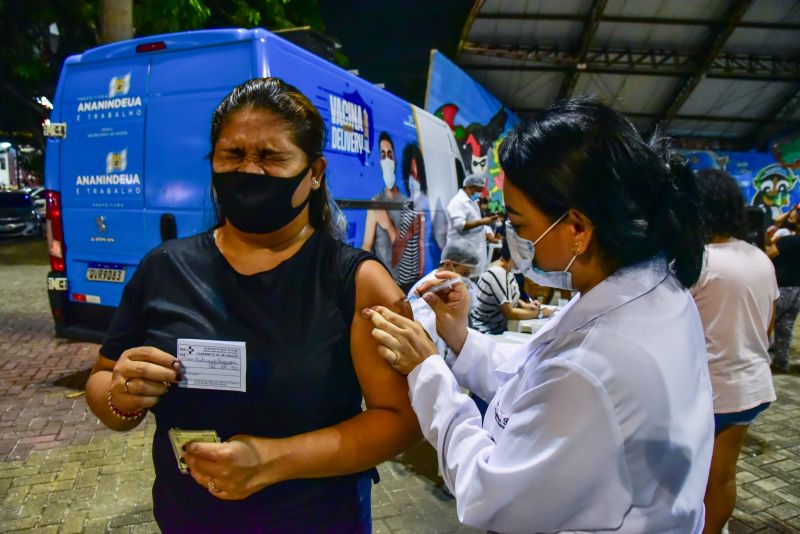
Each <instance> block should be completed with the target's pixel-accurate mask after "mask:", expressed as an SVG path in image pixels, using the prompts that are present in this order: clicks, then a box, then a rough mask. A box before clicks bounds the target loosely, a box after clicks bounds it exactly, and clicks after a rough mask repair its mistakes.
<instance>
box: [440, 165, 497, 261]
mask: <svg viewBox="0 0 800 534" xmlns="http://www.w3.org/2000/svg"><path fill="white" fill-rule="evenodd" d="M485 187H486V176H484V175H481V174H471V175H469V176H467V177H466V178H465V179H464V185H463V186H462V188H461V189H459V190H458V193H456V195H455V196H454V197H453V198H452V199H451V200H450V202H449V203H448V204H447V243H448V244H450V243H454V242H456V241H463V242H465V243H468V244H469V246H470V247H472V248H474V249H475V250H476V251H477V252H478V255H479V256H478V257H479V258H480V260H481V261H480V264H479V265H478V268H477V269H476V270H475V275H480V274H481V273H482V272H483V270H484V269H486V264H487V263H488V258H487V252H486V242H487V240H488V241H491V242H493V243H496V242H498V241H499V238H497V237H495V235H494V232H492V229H491V224H492V223H493V222H494V221H495V220H497V219H498V217H499V216H498V215H493V216H490V217H484V216H482V215H481V209H480V208H479V207H478V199H479V198H480V195H481V192H482V191H483V189H484V188H485Z"/></svg>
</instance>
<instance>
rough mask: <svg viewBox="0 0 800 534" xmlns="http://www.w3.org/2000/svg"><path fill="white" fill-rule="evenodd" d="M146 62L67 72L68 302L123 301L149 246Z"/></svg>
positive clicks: (77, 66) (63, 184)
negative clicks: (144, 235)
mask: <svg viewBox="0 0 800 534" xmlns="http://www.w3.org/2000/svg"><path fill="white" fill-rule="evenodd" d="M147 69H148V59H147V58H136V57H134V58H129V59H126V60H125V61H124V62H122V61H118V62H117V61H100V62H85V63H82V62H80V61H75V62H72V63H70V64H69V65H68V66H67V67H66V68H65V73H64V76H65V77H66V79H64V80H63V89H64V90H63V95H62V97H61V102H59V105H60V106H61V113H60V115H61V119H62V120H63V121H64V122H66V123H67V125H68V128H67V136H66V138H65V139H63V140H61V141H60V142H61V147H60V151H59V157H60V161H59V168H60V172H59V178H60V191H61V203H62V206H63V212H62V213H63V215H62V216H63V222H64V228H65V235H64V240H65V245H66V249H67V264H66V267H67V277H68V279H69V283H68V285H69V292H70V300H73V301H74V300H77V301H82V302H91V303H94V304H108V305H111V306H115V305H116V304H117V303H118V302H119V298H120V295H121V293H122V288H123V286H124V283H125V282H126V281H127V280H128V278H129V277H130V274H131V268H132V267H133V266H135V265H136V264H137V263H138V261H139V258H141V256H142V254H144V252H145V251H146V247H147V244H145V243H142V241H141V240H140V239H138V237H139V236H140V235H141V234H142V230H143V228H144V218H143V215H142V208H143V206H144V172H143V170H144V128H145V115H146V105H147V103H146V100H145V87H146V85H147Z"/></svg>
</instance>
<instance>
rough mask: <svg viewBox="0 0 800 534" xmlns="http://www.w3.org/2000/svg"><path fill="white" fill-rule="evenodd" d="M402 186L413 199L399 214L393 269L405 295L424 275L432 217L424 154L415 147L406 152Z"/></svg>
mask: <svg viewBox="0 0 800 534" xmlns="http://www.w3.org/2000/svg"><path fill="white" fill-rule="evenodd" d="M402 176H403V185H404V186H405V188H406V191H407V192H408V196H409V197H410V198H411V208H409V209H404V210H402V212H401V213H400V228H399V230H400V232H399V238H397V239H396V240H395V242H394V243H393V245H392V267H393V268H394V269H395V270H396V272H397V278H396V280H397V283H398V285H399V286H400V289H401V290H402V291H403V292H404V293H408V290H409V289H410V288H411V286H413V285H414V283H415V282H416V281H417V280H419V279H420V278H421V277H422V275H423V274H424V273H425V250H426V241H427V239H426V235H425V217H426V215H427V214H429V206H428V181H427V178H426V175H425V164H424V162H423V161H422V152H421V151H420V149H419V147H418V146H417V145H416V144H414V143H409V144H407V145H406V146H405V148H404V149H403V165H402Z"/></svg>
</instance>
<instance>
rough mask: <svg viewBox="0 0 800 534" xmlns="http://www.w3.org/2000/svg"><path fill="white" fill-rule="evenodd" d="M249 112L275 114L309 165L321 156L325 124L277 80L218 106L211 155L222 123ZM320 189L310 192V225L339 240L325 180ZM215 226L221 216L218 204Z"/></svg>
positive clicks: (256, 84)
mask: <svg viewBox="0 0 800 534" xmlns="http://www.w3.org/2000/svg"><path fill="white" fill-rule="evenodd" d="M246 108H252V109H263V110H267V111H270V112H272V113H275V114H276V115H278V116H279V117H280V118H281V119H282V120H283V121H284V122H285V124H286V126H287V128H288V130H289V132H290V133H291V135H292V141H293V142H294V143H295V144H296V145H297V146H298V147H300V149H301V150H302V151H303V152H304V153H305V155H306V158H307V159H308V163H309V164H310V163H312V162H313V161H314V160H316V159H317V158H319V157H321V156H322V151H323V149H324V147H325V122H324V121H323V120H322V115H320V113H319V111H318V110H317V108H315V107H314V104H312V103H311V101H310V100H309V99H308V98H307V97H306V96H305V95H304V94H303V93H301V92H300V90H299V89H297V88H296V87H294V86H293V85H290V84H288V83H286V82H284V81H283V80H281V79H279V78H255V79H253V80H249V81H247V82H244V83H243V84H241V85H239V86H237V87H235V88H234V89H233V91H231V93H230V94H229V95H228V96H226V97H225V98H224V99H223V100H222V102H220V104H219V106H217V109H216V110H214V114H213V115H212V116H211V155H212V156H213V154H214V147H216V145H217V141H218V140H219V135H220V132H221V131H222V127H223V126H224V125H225V121H226V120H227V119H228V117H230V116H231V115H233V114H234V113H236V112H237V111H239V110H242V109H246ZM321 182H322V184H321V185H320V187H319V189H317V190H312V191H311V193H310V194H311V198H310V199H309V201H308V205H309V208H308V210H309V221H310V222H311V226H313V227H314V228H315V229H316V230H317V231H320V232H327V233H329V234H331V235H334V236H336V237H338V236H339V235H340V234H341V231H342V228H341V225H342V223H341V214H340V212H339V211H338V209H337V208H336V206H335V204H334V203H333V199H332V198H331V196H330V193H329V192H328V186H327V180H326V179H325V177H322V179H321ZM216 211H217V224H218V225H219V224H222V222H223V220H224V214H223V213H222V208H221V206H219V205H218V204H217V206H216Z"/></svg>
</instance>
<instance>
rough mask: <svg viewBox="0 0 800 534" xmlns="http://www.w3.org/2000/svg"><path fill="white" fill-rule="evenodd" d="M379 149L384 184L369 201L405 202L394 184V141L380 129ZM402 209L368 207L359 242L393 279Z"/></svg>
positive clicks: (395, 275)
mask: <svg viewBox="0 0 800 534" xmlns="http://www.w3.org/2000/svg"><path fill="white" fill-rule="evenodd" d="M378 148H379V149H380V154H379V157H380V160H379V161H380V168H381V176H382V178H383V186H384V187H383V189H381V191H380V192H379V193H378V194H377V195H375V196H373V197H372V198H371V200H372V201H376V202H397V203H401V202H406V201H407V200H408V198H406V196H405V195H403V193H402V192H400V189H399V188H398V187H397V180H396V176H397V175H396V172H397V169H396V159H395V152H394V142H393V141H392V138H391V137H390V136H389V134H388V133H387V132H381V133H380V134H379V135H378ZM402 211H403V210H401V209H395V210H387V209H372V210H367V218H366V221H365V223H364V239H363V242H362V245H361V248H363V249H364V250H366V251H368V252H374V254H375V255H376V256H377V257H378V259H379V260H381V262H382V263H383V264H384V265H385V266H386V267H387V268H388V269H389V272H390V273H391V274H392V277H393V278H394V279H395V280H396V279H397V269H396V267H394V266H396V265H397V263H396V262H393V261H392V258H393V254H396V252H395V250H396V248H395V247H396V246H397V245H396V242H397V241H398V238H399V237H400V233H399V229H400V225H401V222H402V215H401V214H402ZM398 257H399V256H398ZM393 265H394V266H393Z"/></svg>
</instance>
